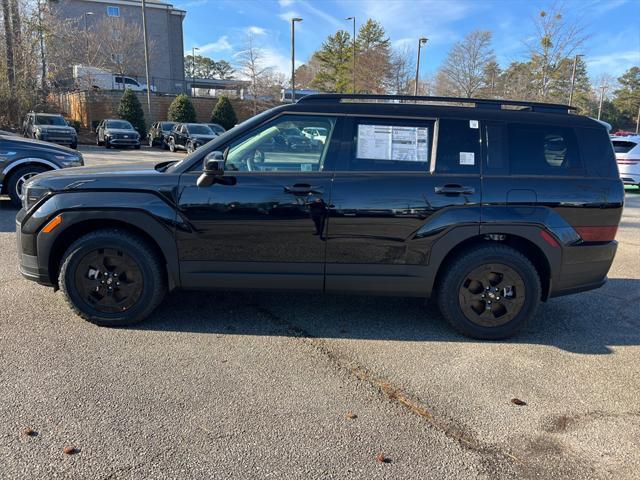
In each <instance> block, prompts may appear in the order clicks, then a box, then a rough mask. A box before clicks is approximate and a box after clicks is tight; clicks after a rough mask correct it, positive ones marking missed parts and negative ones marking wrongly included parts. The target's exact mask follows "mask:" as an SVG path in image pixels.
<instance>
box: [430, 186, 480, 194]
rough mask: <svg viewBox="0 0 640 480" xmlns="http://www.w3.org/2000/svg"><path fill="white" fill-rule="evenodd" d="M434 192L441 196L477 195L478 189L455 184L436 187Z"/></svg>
mask: <svg viewBox="0 0 640 480" xmlns="http://www.w3.org/2000/svg"><path fill="white" fill-rule="evenodd" d="M434 191H435V192H436V193H439V194H440V195H470V194H473V193H476V189H475V188H473V187H466V186H463V185H453V184H447V185H440V186H439V187H435V188H434Z"/></svg>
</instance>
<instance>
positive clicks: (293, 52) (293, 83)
mask: <svg viewBox="0 0 640 480" xmlns="http://www.w3.org/2000/svg"><path fill="white" fill-rule="evenodd" d="M301 21H302V19H301V18H292V19H291V103H296V22H301Z"/></svg>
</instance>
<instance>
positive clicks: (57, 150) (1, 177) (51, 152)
mask: <svg viewBox="0 0 640 480" xmlns="http://www.w3.org/2000/svg"><path fill="white" fill-rule="evenodd" d="M82 165H84V161H83V159H82V154H81V153H80V152H77V151H75V150H72V149H70V148H66V147H62V146H60V145H55V144H53V143H48V142H42V141H40V140H29V139H26V138H21V137H18V136H16V135H6V134H5V133H1V134H0V193H1V194H4V195H9V198H10V199H11V202H12V203H13V204H14V205H15V206H16V207H19V206H20V204H21V201H22V187H23V185H24V183H25V182H26V181H27V180H28V179H29V178H31V177H33V176H35V175H37V174H39V173H42V172H46V171H47V170H59V169H61V168H67V167H79V166H82Z"/></svg>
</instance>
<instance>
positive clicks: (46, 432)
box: [0, 147, 640, 479]
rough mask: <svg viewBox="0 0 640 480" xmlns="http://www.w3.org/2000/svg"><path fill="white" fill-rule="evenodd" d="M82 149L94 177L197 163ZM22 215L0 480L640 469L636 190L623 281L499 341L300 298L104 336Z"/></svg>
mask: <svg viewBox="0 0 640 480" xmlns="http://www.w3.org/2000/svg"><path fill="white" fill-rule="evenodd" d="M81 149H82V150H83V151H84V154H85V160H86V163H87V164H88V165H96V164H108V163H118V162H122V161H124V162H128V161H131V160H134V159H137V158H144V159H146V160H149V161H158V160H159V159H160V160H161V159H171V158H181V157H183V154H180V153H179V154H170V153H169V152H161V151H160V150H158V149H154V150H151V149H148V148H145V147H143V149H142V150H141V151H135V150H130V151H117V150H104V149H98V148H96V147H81ZM15 214H16V210H15V209H12V208H11V207H9V205H8V201H6V200H2V199H0V365H2V367H1V368H0V477H1V478H52V477H58V478H60V477H62V478H91V479H94V478H104V479H107V478H109V479H112V478H147V477H150V478H221V479H222V478H224V479H228V478H301V479H302V478H304V479H310V478H323V479H324V478H336V479H345V478H363V479H374V478H393V479H399V478H412V479H413V478H415V479H428V478H434V479H436V478H437V479H441V478H550V477H555V478H576V479H577V478H580V479H586V478H611V479H619V478H629V479H631V478H637V472H638V471H640V367H639V359H640V306H639V305H640V192H639V191H637V190H636V191H631V190H630V191H628V192H627V195H626V206H625V211H624V217H623V221H622V224H621V226H620V230H619V232H618V237H617V238H618V240H619V242H620V245H619V249H618V254H617V256H616V260H615V263H614V266H613V268H612V270H611V272H610V275H609V276H610V281H609V282H608V283H607V284H606V285H605V286H604V287H603V288H601V289H599V290H596V291H592V292H586V293H581V294H578V295H574V296H569V297H563V298H557V299H553V300H551V301H549V302H548V303H546V304H543V305H542V306H541V308H540V309H539V311H538V314H537V317H536V321H535V322H534V323H532V324H531V325H529V327H528V328H527V329H526V330H525V331H524V332H523V333H521V334H520V335H519V336H518V337H517V338H514V339H512V340H509V341H500V342H479V341H472V340H469V339H466V338H464V337H461V336H459V335H458V334H456V333H454V332H453V331H452V330H451V329H450V328H449V327H448V326H447V325H446V324H445V322H444V320H443V319H442V317H441V316H440V315H439V313H438V312H437V310H436V309H435V308H434V307H433V306H431V305H424V303H423V302H422V301H420V300H418V299H397V298H382V297H341V296H321V295H312V294H295V295H292V294H286V293H282V294H280V293H278V294H274V293H229V292H217V293H206V292H205V293H203V292H200V293H198V292H195V293H193V292H177V293H174V294H172V295H171V296H170V297H169V298H168V299H167V300H166V301H165V303H163V304H162V305H161V307H160V308H159V309H158V311H157V312H156V313H155V314H154V315H153V316H152V317H151V318H150V319H149V320H147V321H146V322H145V323H143V324H141V325H139V326H137V327H135V328H128V329H106V328H99V327H95V326H93V325H91V324H88V323H86V322H83V321H82V320H80V319H79V318H77V317H75V316H74V315H73V314H72V313H71V311H70V310H69V309H68V307H67V306H66V304H65V303H64V301H63V299H62V295H61V293H54V292H53V291H52V290H51V289H48V288H45V287H40V286H37V285H35V284H33V283H31V282H28V281H26V280H24V279H22V277H21V276H20V274H19V273H18V270H17V256H16V247H15V238H14V230H15V224H14V217H15ZM514 398H517V399H520V400H522V401H524V402H526V405H516V404H514V403H512V401H511V400H512V399H514ZM25 429H32V430H33V434H32V435H31V436H30V435H27V434H26V433H25ZM65 447H73V448H75V450H74V452H75V453H73V454H71V455H67V454H65V453H64V452H63V449H65ZM379 455H382V456H383V457H384V460H386V461H380V460H382V457H379V458H376V457H378V456H379ZM634 472H635V473H634Z"/></svg>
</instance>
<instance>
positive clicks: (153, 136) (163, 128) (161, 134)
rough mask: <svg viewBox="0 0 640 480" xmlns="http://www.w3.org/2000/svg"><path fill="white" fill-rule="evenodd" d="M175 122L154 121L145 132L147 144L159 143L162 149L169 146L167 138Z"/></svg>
mask: <svg viewBox="0 0 640 480" xmlns="http://www.w3.org/2000/svg"><path fill="white" fill-rule="evenodd" d="M175 124H176V122H155V123H154V124H153V125H151V128H150V129H149V132H148V133H147V140H148V141H149V146H150V147H153V146H155V145H158V144H159V145H160V146H161V147H162V148H163V149H164V150H166V149H167V148H169V144H168V143H167V140H168V138H169V134H170V133H171V130H172V129H173V127H174V126H175Z"/></svg>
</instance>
